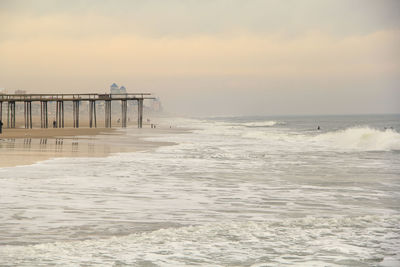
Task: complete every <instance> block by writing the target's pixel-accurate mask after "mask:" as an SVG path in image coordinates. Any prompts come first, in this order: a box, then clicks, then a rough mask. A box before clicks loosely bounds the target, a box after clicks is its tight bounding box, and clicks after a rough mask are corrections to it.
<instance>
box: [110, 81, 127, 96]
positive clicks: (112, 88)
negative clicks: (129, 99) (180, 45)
mask: <svg viewBox="0 0 400 267" xmlns="http://www.w3.org/2000/svg"><path fill="white" fill-rule="evenodd" d="M110 93H111V94H126V88H125V86H121V87H118V85H117V84H116V83H113V84H111V86H110Z"/></svg>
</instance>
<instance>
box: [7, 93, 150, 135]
mask: <svg viewBox="0 0 400 267" xmlns="http://www.w3.org/2000/svg"><path fill="white" fill-rule="evenodd" d="M145 99H155V98H154V97H152V96H151V94H150V93H134V94H0V120H1V121H3V103H7V125H6V127H7V128H15V117H16V108H15V103H17V102H23V103H24V121H25V128H27V129H28V128H32V102H40V122H41V123H40V127H41V128H48V127H49V116H48V114H49V112H48V103H49V102H55V104H56V105H55V106H56V108H55V109H56V110H55V121H54V125H53V126H54V127H56V128H64V125H65V124H64V120H65V119H64V118H65V116H64V103H65V102H68V101H69V102H72V109H73V116H72V117H73V127H74V128H79V114H80V112H79V107H80V103H81V102H83V101H87V102H88V104H89V127H90V128H92V127H97V114H96V103H98V102H100V101H103V102H104V110H105V114H104V118H105V121H104V125H105V127H106V128H111V126H112V123H111V115H112V109H111V103H112V102H113V101H121V118H122V120H121V125H122V127H123V128H125V127H126V126H127V117H128V116H127V113H128V101H137V107H138V110H137V113H138V120H137V121H138V124H137V125H138V128H142V126H143V101H144V100H145Z"/></svg>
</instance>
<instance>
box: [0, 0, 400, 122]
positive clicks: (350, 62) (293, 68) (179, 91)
mask: <svg viewBox="0 0 400 267" xmlns="http://www.w3.org/2000/svg"><path fill="white" fill-rule="evenodd" d="M114 82H115V83H117V84H118V85H124V86H125V87H126V88H127V89H128V91H129V92H151V93H154V94H155V95H156V96H157V97H159V98H160V99H161V101H162V103H163V106H164V108H165V110H166V111H168V112H169V113H171V114H176V115H182V116H185V115H186V116H238V115H289V114H291V115H304V114H311V115H313V114H318V115H320V114H321V115H322V114H371V113H400V1H397V0H375V1H371V0H301V1H298V0H287V1H278V0H270V1H269V0H248V1H245V0H214V1H211V0H148V1H147V0H146V1H145V0H126V1H124V0H113V1H111V0H96V1H95V0H91V1H89V0H88V1H74V0H70V1H57V0H30V1H29V0H26V1H19V0H10V1H8V0H0V88H5V89H6V90H7V91H8V92H10V93H12V92H14V90H16V89H22V90H27V91H28V92H32V93H79V92H82V93H88V92H96V93H104V92H106V91H108V90H109V86H110V85H111V84H112V83H114Z"/></svg>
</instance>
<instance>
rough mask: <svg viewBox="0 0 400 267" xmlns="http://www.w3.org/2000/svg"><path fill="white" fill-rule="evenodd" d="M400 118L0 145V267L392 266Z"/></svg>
mask: <svg viewBox="0 0 400 267" xmlns="http://www.w3.org/2000/svg"><path fill="white" fill-rule="evenodd" d="M398 116H399V115H373V116H372V115H370V116H309V117H298V116H293V117H229V118H203V119H188V118H168V119H165V120H164V122H165V123H160V124H159V125H157V129H152V128H150V127H149V126H148V125H145V128H143V129H137V128H136V127H134V126H131V127H128V128H126V129H121V128H119V129H118V128H117V129H112V130H108V129H107V130H106V131H102V129H99V130H95V131H94V132H92V134H93V133H96V131H99V132H98V134H96V135H89V132H88V130H89V131H90V129H83V128H82V129H79V130H78V131H81V132H80V136H78V137H76V136H71V135H70V136H68V135H67V134H68V133H67V132H65V134H64V135H63V137H60V135H59V133H63V132H62V131H63V130H60V131H58V130H57V129H55V130H53V129H49V132H48V134H49V135H48V138H47V143H46V141H44V140H46V138H15V139H12V138H11V139H3V140H2V142H1V147H0V151H1V152H2V153H1V154H2V158H1V162H3V161H4V160H6V161H9V162H8V163H7V164H4V163H2V164H3V165H7V166H8V167H0V183H1V187H0V195H1V198H0V206H1V207H2V212H1V213H0V222H1V223H0V265H5V266H38V265H54V266H78V265H89V266H90V265H96V266H110V265H128V266H192V265H200V266H257V267H258V266H289V265H293V266H382V267H388V266H391V267H392V266H399V263H400V253H399V250H398V248H399V247H400V243H399V242H400V241H399V240H400V229H399V225H400V209H399V206H398V203H399V195H398V192H399V189H400V184H399V173H400V169H399V166H400V164H399V163H400V162H399V157H398V155H399V151H400V134H399V131H400V124H399V123H398V121H399V120H398V118H399V117H398ZM169 125H172V128H171V129H170V128H169ZM318 125H319V126H320V129H319V130H318V129H317V126H318ZM177 126H181V127H183V126H184V127H185V128H189V129H191V130H190V131H189V130H185V129H181V128H177ZM388 127H393V129H391V128H389V129H388ZM19 130H20V129H16V130H15V131H16V132H18V131H19ZM13 131H14V130H13ZM35 131H38V132H37V133H34V132H35ZM40 131H42V130H38V129H36V130H35V129H34V130H29V131H25V130H21V132H30V133H31V136H40ZM44 131H46V130H44ZM51 131H54V135H52V136H50V132H51ZM65 131H70V133H72V132H73V131H76V130H74V129H65ZM85 131H86V132H85ZM76 133H78V132H76ZM8 134H11V133H8ZM18 134H19V135H20V133H18ZM15 136H17V134H16V135H15ZM43 142H44V144H43ZM60 142H61V144H60ZM23 159H25V160H26V162H23ZM14 165H18V166H16V167H12V166H14Z"/></svg>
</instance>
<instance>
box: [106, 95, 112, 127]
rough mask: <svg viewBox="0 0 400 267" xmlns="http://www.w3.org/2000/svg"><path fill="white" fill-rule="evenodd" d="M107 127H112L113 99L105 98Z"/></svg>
mask: <svg viewBox="0 0 400 267" xmlns="http://www.w3.org/2000/svg"><path fill="white" fill-rule="evenodd" d="M104 102H105V114H104V116H105V127H106V128H111V125H112V124H111V100H105V101H104Z"/></svg>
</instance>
